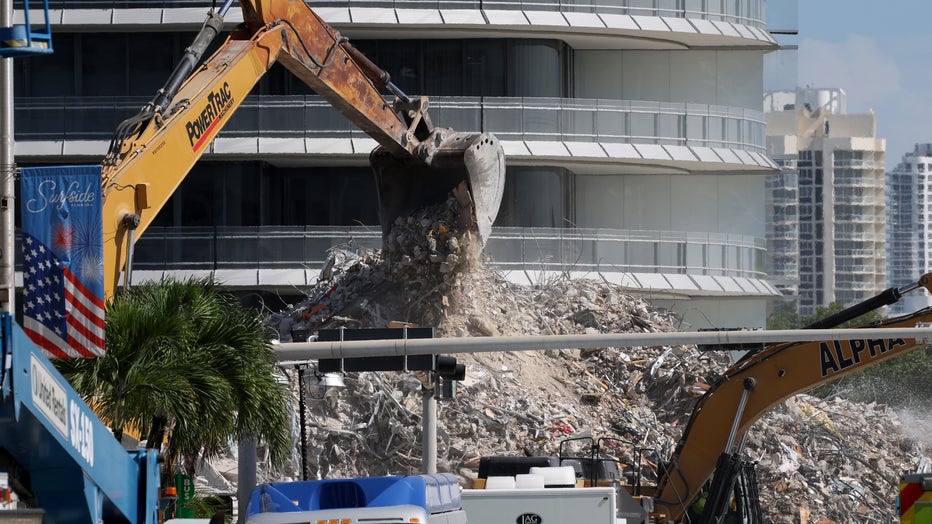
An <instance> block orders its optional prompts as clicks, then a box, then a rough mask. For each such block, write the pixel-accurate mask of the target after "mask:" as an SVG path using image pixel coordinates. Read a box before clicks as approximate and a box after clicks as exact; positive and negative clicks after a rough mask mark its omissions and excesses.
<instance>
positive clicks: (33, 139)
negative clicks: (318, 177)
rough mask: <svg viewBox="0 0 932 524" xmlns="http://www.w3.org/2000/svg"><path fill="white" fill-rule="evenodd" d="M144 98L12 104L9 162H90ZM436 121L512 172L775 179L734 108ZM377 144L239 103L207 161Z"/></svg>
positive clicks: (583, 109)
mask: <svg viewBox="0 0 932 524" xmlns="http://www.w3.org/2000/svg"><path fill="white" fill-rule="evenodd" d="M144 103H145V99H142V98H140V99H130V98H123V99H116V100H115V99H113V98H88V97H82V98H24V99H17V100H16V101H15V104H14V107H15V119H16V120H15V121H16V132H15V138H16V155H17V156H18V157H20V158H21V159H36V158H43V157H45V158H47V157H66V158H75V157H78V158H80V157H90V158H99V157H101V156H102V155H103V154H104V152H105V151H106V148H107V145H108V144H109V141H110V138H111V135H112V133H113V130H114V129H116V126H117V124H118V123H119V122H120V121H121V120H122V119H124V118H126V117H128V116H130V115H132V114H134V113H135V112H136V110H137V109H138V108H139V107H141V106H142V105H143V104H144ZM431 115H432V118H433V121H434V122H435V123H437V124H438V125H442V126H444V127H451V128H453V129H457V130H469V131H477V130H482V131H489V132H492V133H495V135H496V136H498V138H499V139H500V140H501V141H502V143H503V146H504V148H505V153H506V155H507V156H508V161H509V164H510V165H527V164H535V165H540V164H541V163H546V164H547V165H552V166H561V167H566V168H567V169H570V170H571V171H573V172H576V173H615V174H618V173H621V172H624V171H625V170H626V169H633V170H635V171H637V172H642V173H643V172H653V171H651V170H656V171H672V172H699V171H736V170H740V171H744V172H754V171H760V172H772V171H773V170H775V169H776V165H775V164H774V163H773V161H772V160H770V159H769V158H768V157H767V156H766V154H765V151H766V150H765V137H764V125H765V124H764V119H763V114H762V113H760V112H758V111H752V110H748V109H741V108H729V107H723V106H712V105H700V104H672V103H663V102H642V101H619V100H589V99H560V98H496V97H485V98H454V97H448V98H437V99H432V100H431ZM374 147H375V142H374V141H373V140H372V139H370V138H369V137H368V136H367V135H365V134H364V133H363V132H362V131H360V130H359V129H358V128H356V127H355V126H354V125H353V124H352V123H350V122H349V121H348V120H346V118H345V117H343V116H342V115H340V114H339V113H338V112H337V111H336V110H334V109H333V108H332V107H331V106H330V104H329V103H328V102H325V101H324V100H323V99H321V98H320V97H318V96H314V95H307V96H275V97H262V96H253V97H249V98H247V99H246V100H245V101H244V102H243V104H242V105H241V106H240V108H239V109H237V111H236V113H235V114H234V115H233V117H232V118H231V120H230V121H229V122H228V123H227V125H226V126H225V127H224V129H223V130H222V131H221V132H220V134H219V135H218V136H217V138H216V139H214V141H213V142H212V143H211V146H210V149H209V151H208V152H207V154H208V155H217V156H223V155H234V154H235V155H262V156H263V157H267V158H275V157H288V158H290V159H297V160H300V158H301V157H308V156H309V155H311V156H313V155H317V156H326V157H328V158H330V159H334V160H339V159H343V161H349V162H356V163H359V164H362V163H364V162H366V159H367V158H368V154H369V152H370V151H371V150H372V149H373V148H374Z"/></svg>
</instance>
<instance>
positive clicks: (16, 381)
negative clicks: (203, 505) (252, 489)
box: [0, 313, 159, 524]
mask: <svg viewBox="0 0 932 524" xmlns="http://www.w3.org/2000/svg"><path fill="white" fill-rule="evenodd" d="M0 352H2V357H3V358H2V360H0V362H2V363H3V367H2V369H0V395H2V399H0V470H2V471H3V472H5V476H6V484H7V486H8V487H9V490H10V492H9V494H8V497H9V498H16V499H18V501H19V503H18V506H19V507H17V508H15V509H3V510H0V517H2V518H3V519H8V518H14V519H20V520H16V521H17V522H34V521H37V522H45V523H47V524H55V523H70V522H86V523H96V522H115V523H119V522H127V523H139V524H155V523H156V522H158V489H159V466H158V464H157V452H156V451H155V450H147V449H139V450H125V449H123V447H122V446H121V445H120V443H119V442H118V441H117V440H116V438H115V437H114V436H113V434H112V433H111V432H110V429H109V428H107V427H106V426H105V425H104V424H103V423H102V422H101V421H100V419H98V418H97V416H96V415H95V414H94V412H93V410H91V408H89V407H88V406H87V404H85V403H84V401H83V400H82V399H81V396H80V395H78V394H77V392H75V391H74V389H73V388H72V387H71V386H70V385H69V384H68V381H67V380H65V378H64V377H62V376H61V374H60V373H58V371H57V370H56V369H55V366H53V365H52V363H51V362H50V361H49V360H48V359H47V358H46V357H45V356H44V355H43V354H42V351H41V350H40V349H39V347H38V346H36V345H35V344H34V343H33V342H32V341H31V340H30V339H29V337H28V336H26V334H25V333H24V332H23V331H22V330H21V329H20V327H19V326H18V325H17V324H16V322H15V321H14V320H13V317H11V316H10V315H9V314H7V313H0ZM28 518H34V519H36V520H27V519H28ZM42 519H44V520H42Z"/></svg>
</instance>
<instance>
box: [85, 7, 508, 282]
mask: <svg viewBox="0 0 932 524" xmlns="http://www.w3.org/2000/svg"><path fill="white" fill-rule="evenodd" d="M232 1H233V0H227V1H226V3H225V4H224V5H223V6H222V7H221V8H220V9H219V10H218V11H217V12H211V13H210V14H209V15H208V19H207V22H205V24H204V27H203V28H202V30H201V32H200V33H199V34H198V36H197V38H196V39H195V42H194V44H193V45H192V46H191V47H189V48H188V50H187V51H186V55H185V57H184V59H183V60H182V62H181V63H180V64H179V66H178V67H176V69H175V71H174V72H173V74H172V76H171V77H170V78H169V80H168V82H167V83H166V85H165V86H164V87H163V88H162V89H161V90H159V92H158V94H157V95H156V96H155V98H153V100H152V101H151V102H149V103H148V104H147V105H146V106H145V107H143V109H142V110H141V111H140V113H139V114H138V115H136V116H135V117H132V118H130V119H128V120H127V121H125V122H124V123H123V124H121V125H120V127H119V128H118V130H117V132H116V134H115V136H114V140H113V141H112V143H111V148H110V151H109V152H108V154H107V157H106V158H105V160H104V162H103V181H102V184H103V195H104V204H103V215H104V224H103V227H104V275H105V294H106V296H107V298H110V297H112V296H113V293H114V291H115V290H116V289H117V287H118V285H119V282H120V279H121V275H122V274H123V271H124V269H126V271H127V274H126V275H125V276H124V277H123V279H124V282H130V276H131V274H130V271H131V267H132V266H131V264H128V263H127V262H128V261H129V262H130V263H131V260H132V246H133V243H134V242H135V237H136V236H137V235H140V234H142V233H143V232H144V231H145V230H146V228H147V227H148V226H149V224H151V222H152V220H153V219H154V218H155V216H156V214H157V213H158V212H159V210H160V209H161V208H162V206H164V205H165V203H166V202H167V201H168V199H169V197H170V196H171V195H172V193H174V191H175V190H176V189H177V187H178V186H179V185H180V184H181V182H182V180H183V179H184V177H185V176H186V175H187V173H188V172H189V171H190V170H191V168H192V167H193V166H194V164H195V163H196V162H197V160H198V159H199V158H200V157H201V155H203V154H204V152H205V151H206V149H207V146H208V144H210V142H211V140H213V138H214V137H215V136H216V135H217V133H218V132H219V131H220V130H221V129H222V128H223V127H224V125H226V123H227V122H228V121H229V119H230V118H231V116H232V115H233V112H234V111H235V110H236V108H237V107H239V105H240V104H241V103H242V101H243V100H244V99H245V97H246V96H247V94H248V93H249V92H250V91H251V90H252V88H253V86H254V85H255V84H256V82H258V81H259V79H261V78H262V76H263V75H264V74H265V73H266V72H267V71H268V70H269V68H271V67H272V65H273V64H274V63H275V62H276V61H279V62H281V63H282V64H283V65H284V66H285V67H286V68H288V69H289V71H291V72H292V73H293V74H295V75H296V76H297V77H298V78H300V79H301V80H302V81H304V82H305V83H306V84H307V85H308V86H310V87H311V88H312V89H314V90H315V91H316V92H317V93H318V94H320V95H321V96H322V97H323V98H325V99H326V100H327V101H328V102H329V103H330V104H331V105H332V106H333V107H334V108H336V109H337V110H338V111H339V112H340V113H341V114H343V115H344V116H345V117H346V118H347V119H349V120H350V121H351V122H353V123H354V124H355V125H357V126H358V127H359V128H360V129H362V130H363V131H365V132H366V133H367V134H368V135H369V136H371V137H372V138H373V139H374V140H375V141H376V142H377V143H378V144H379V147H378V148H377V149H376V150H375V151H373V152H372V154H371V155H370V163H371V164H372V166H373V168H374V170H375V174H376V180H377V187H378V190H379V200H380V210H379V216H380V221H381V222H382V231H383V234H388V232H389V229H390V227H391V224H392V223H393V222H394V219H395V218H396V217H397V216H400V215H403V214H405V213H409V212H412V211H414V210H416V209H419V208H421V207H424V206H427V205H430V204H433V203H436V202H441V201H443V200H444V199H445V198H446V195H447V194H449V192H450V191H453V190H454V189H456V190H457V191H458V192H457V194H460V195H462V194H466V195H468V198H465V199H461V200H460V203H461V209H460V210H459V212H460V214H461V215H463V216H465V217H466V218H467V219H468V220H467V221H466V222H467V223H471V224H472V225H474V226H475V229H477V230H478V236H479V238H480V241H481V242H484V240H485V239H486V238H487V236H488V234H489V231H490V229H491V224H492V221H493V220H494V219H495V215H496V214H497V213H498V206H499V203H500V202H501V196H502V191H503V186H504V167H505V164H504V153H503V152H502V148H501V145H500V144H499V143H498V141H497V140H496V139H495V137H494V136H492V135H490V134H488V133H473V134H461V133H456V132H454V131H452V130H450V129H444V128H435V127H434V126H433V124H432V122H431V120H430V118H429V116H428V114H427V108H428V99H427V98H426V97H419V98H417V99H412V98H411V97H408V96H407V95H405V94H404V93H403V92H402V91H401V90H400V89H399V88H397V87H396V86H395V85H394V84H392V82H391V80H390V77H389V75H388V74H387V73H385V72H384V71H381V70H380V69H379V68H378V67H377V66H376V65H375V64H373V63H372V62H371V61H369V60H368V59H367V58H366V57H365V56H364V55H363V54H362V53H361V52H359V51H358V50H357V49H355V48H354V47H353V46H352V45H350V43H349V42H348V41H347V39H346V38H344V37H342V36H341V35H340V33H339V32H337V31H336V30H335V29H333V28H332V27H330V26H329V25H327V24H326V23H325V22H324V21H323V20H322V19H321V18H320V17H319V16H318V15H317V14H316V13H314V11H313V10H311V9H310V8H309V7H308V6H307V4H305V3H304V2H298V1H293V0H242V1H241V6H242V10H243V19H244V22H243V24H242V25H240V26H239V27H238V28H237V29H236V30H235V31H233V33H232V34H231V35H230V36H229V37H228V38H227V40H226V41H225V43H224V44H223V45H222V46H221V47H220V49H219V50H218V51H217V52H216V53H214V55H213V56H211V57H210V58H209V59H208V60H206V61H205V62H204V63H203V64H202V65H200V66H198V65H197V63H198V62H199V60H200V57H201V55H202V54H203V52H204V50H205V49H206V48H207V46H208V45H209V43H210V41H211V40H212V39H213V38H214V37H215V36H216V35H217V34H218V33H219V32H220V29H221V27H222V19H223V16H224V15H225V14H226V12H227V10H228V9H229V7H230V5H231V4H232ZM380 89H386V90H388V91H390V92H391V93H392V94H394V98H395V100H394V102H393V103H389V102H388V101H387V100H386V98H385V97H384V96H383V95H382V93H381V91H380ZM464 190H465V191H464ZM461 218H462V216H461Z"/></svg>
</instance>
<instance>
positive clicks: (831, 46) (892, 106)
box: [798, 0, 932, 168]
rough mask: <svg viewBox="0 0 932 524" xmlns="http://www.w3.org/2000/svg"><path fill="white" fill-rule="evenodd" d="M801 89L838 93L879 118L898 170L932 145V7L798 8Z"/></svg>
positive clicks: (845, 2) (807, 3)
mask: <svg viewBox="0 0 932 524" xmlns="http://www.w3.org/2000/svg"><path fill="white" fill-rule="evenodd" d="M798 27H799V39H798V41H799V57H798V60H799V73H798V74H799V76H798V83H799V85H800V86H807V85H811V86H813V87H838V88H841V89H843V90H844V91H845V93H846V94H847V95H848V96H847V99H848V112H849V113H864V112H867V111H869V110H871V109H873V110H874V111H876V113H877V134H878V135H879V136H880V138H884V139H886V140H887V166H888V168H892V167H893V166H894V165H895V164H896V163H897V162H899V161H900V159H901V158H902V156H903V154H904V153H907V152H909V151H912V149H913V144H915V143H917V142H932V1H930V0H890V1H888V2H880V1H878V0H799V18H798Z"/></svg>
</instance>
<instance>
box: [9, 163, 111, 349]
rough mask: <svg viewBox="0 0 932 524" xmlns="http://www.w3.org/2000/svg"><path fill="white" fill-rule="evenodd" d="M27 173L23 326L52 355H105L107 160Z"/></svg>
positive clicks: (24, 174)
mask: <svg viewBox="0 0 932 524" xmlns="http://www.w3.org/2000/svg"><path fill="white" fill-rule="evenodd" d="M21 173H22V181H21V185H22V192H21V199H20V200H21V201H22V218H23V230H22V249H23V305H22V309H23V329H24V330H25V331H26V333H28V334H29V337H30V338H31V339H32V340H33V341H34V342H35V343H36V344H38V345H39V346H40V347H41V348H43V349H44V350H45V352H46V354H47V355H48V356H49V357H52V358H61V357H92V356H100V355H103V353H104V310H105V307H104V299H103V234H102V229H101V228H102V218H101V207H102V206H101V193H100V166H62V167H46V168H23V169H22V170H21Z"/></svg>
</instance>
